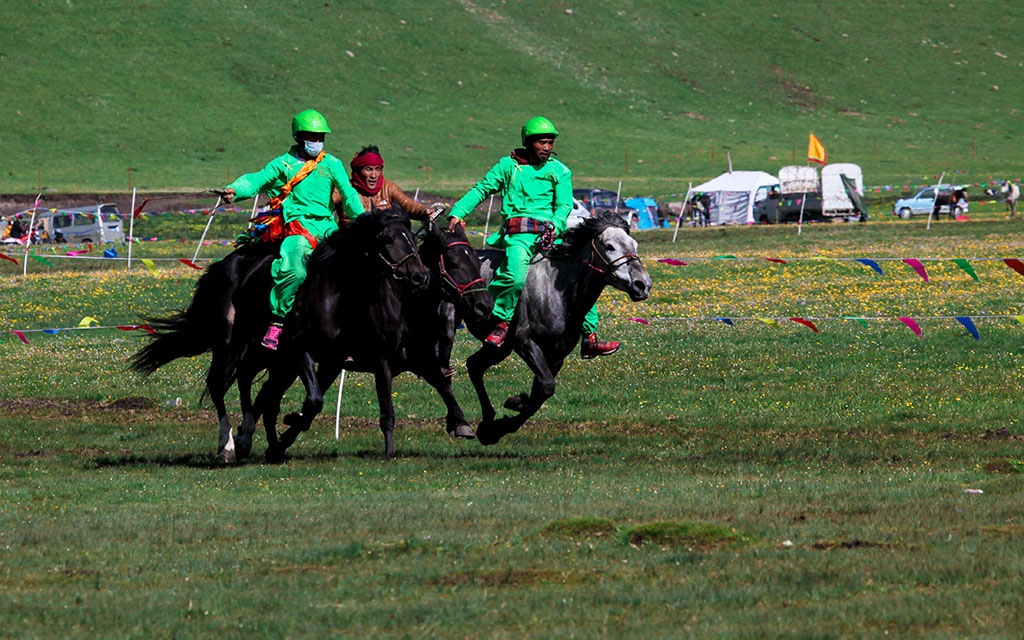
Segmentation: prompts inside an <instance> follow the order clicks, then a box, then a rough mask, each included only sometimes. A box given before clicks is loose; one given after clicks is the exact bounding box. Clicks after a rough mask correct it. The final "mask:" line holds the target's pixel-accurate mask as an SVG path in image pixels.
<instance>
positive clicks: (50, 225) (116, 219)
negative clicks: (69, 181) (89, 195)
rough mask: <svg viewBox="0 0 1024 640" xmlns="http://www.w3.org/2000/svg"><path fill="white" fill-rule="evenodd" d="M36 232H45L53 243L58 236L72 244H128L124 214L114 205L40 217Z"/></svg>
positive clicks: (44, 214)
mask: <svg viewBox="0 0 1024 640" xmlns="http://www.w3.org/2000/svg"><path fill="white" fill-rule="evenodd" d="M36 229H40V230H41V231H42V232H45V237H46V238H47V241H49V242H53V241H54V240H55V239H56V238H57V237H58V235H57V234H58V233H59V234H60V236H61V237H63V239H64V240H65V241H67V242H68V243H69V244H85V243H89V242H91V243H93V244H104V243H107V242H120V241H122V240H124V227H123V225H122V223H121V214H120V213H119V212H118V210H117V205H115V204H112V203H106V204H97V205H93V206H90V207H78V208H75V209H58V210H57V211H45V212H43V213H37V214H36ZM40 235H43V234H42V233H41V234H40Z"/></svg>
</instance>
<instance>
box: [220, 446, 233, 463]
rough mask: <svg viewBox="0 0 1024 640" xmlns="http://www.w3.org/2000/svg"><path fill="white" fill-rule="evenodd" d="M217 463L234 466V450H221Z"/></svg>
mask: <svg viewBox="0 0 1024 640" xmlns="http://www.w3.org/2000/svg"><path fill="white" fill-rule="evenodd" d="M216 461H217V462H223V463H224V464H233V463H235V462H236V458H235V451H234V449H230V450H229V449H221V450H220V451H218V452H217V458H216Z"/></svg>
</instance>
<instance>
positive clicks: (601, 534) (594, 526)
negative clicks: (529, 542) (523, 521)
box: [533, 518, 618, 541]
mask: <svg viewBox="0 0 1024 640" xmlns="http://www.w3.org/2000/svg"><path fill="white" fill-rule="evenodd" d="M617 529H618V527H617V526H616V525H615V523H614V522H612V521H611V520H608V519H607V518H564V519H561V520H552V521H551V522H549V523H547V524H545V525H544V526H543V527H541V528H540V529H538V530H537V531H536V532H535V533H534V534H533V535H534V536H537V537H540V538H561V539H568V540H576V541H579V540H583V539H587V538H611V536H612V535H613V534H614V533H615V531H616V530H617Z"/></svg>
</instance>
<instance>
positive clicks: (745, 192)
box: [693, 171, 779, 224]
mask: <svg viewBox="0 0 1024 640" xmlns="http://www.w3.org/2000/svg"><path fill="white" fill-rule="evenodd" d="M778 185H779V179H778V178H776V177H775V176H773V175H772V174H770V173H765V172H764V171H732V172H729V173H723V174H722V175H720V176H718V177H717V178H715V179H713V180H709V181H708V182H705V183H704V184H699V185H697V186H696V187H694V188H693V193H698V194H706V195H708V196H709V197H710V199H711V206H710V218H711V219H710V222H711V224H754V201H755V199H756V198H757V197H758V195H759V194H758V190H759V189H764V191H763V196H764V197H767V195H768V189H770V188H771V187H777V186H778Z"/></svg>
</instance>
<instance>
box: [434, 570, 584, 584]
mask: <svg viewBox="0 0 1024 640" xmlns="http://www.w3.org/2000/svg"><path fill="white" fill-rule="evenodd" d="M571 578H572V576H571V575H570V574H566V573H562V572H561V571H554V570H552V569H507V570H504V571H487V572H482V573H449V574H447V575H443V576H439V577H437V578H435V579H433V580H429V581H427V584H431V585H437V586H442V587H461V586H465V585H473V586H477V587H487V588H491V589H498V588H502V587H525V586H531V585H536V584H555V583H557V584H565V583H566V582H569V581H570V579H571Z"/></svg>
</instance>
